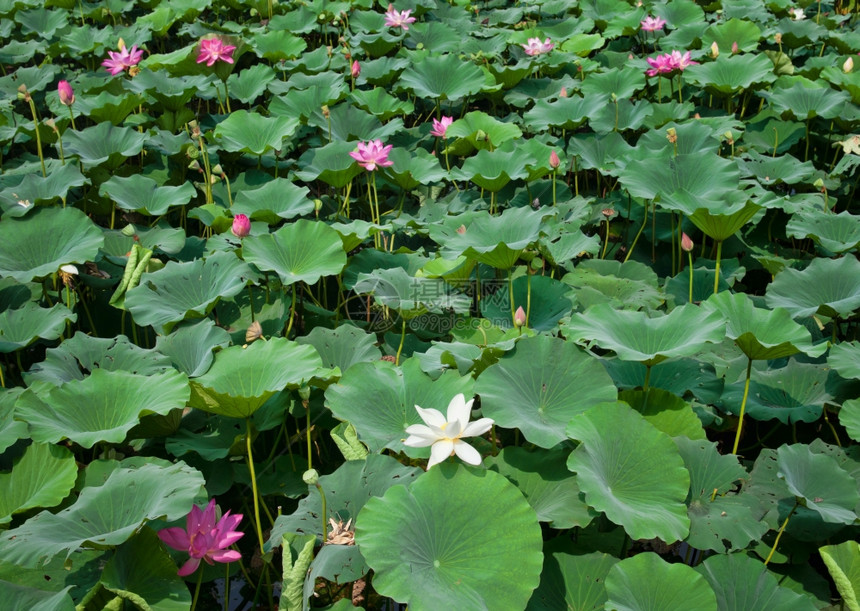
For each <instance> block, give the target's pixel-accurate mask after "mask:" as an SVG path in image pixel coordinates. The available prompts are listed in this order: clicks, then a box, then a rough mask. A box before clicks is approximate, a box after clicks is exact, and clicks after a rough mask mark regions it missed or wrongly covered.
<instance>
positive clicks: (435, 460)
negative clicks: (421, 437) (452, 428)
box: [427, 439, 454, 470]
mask: <svg viewBox="0 0 860 611" xmlns="http://www.w3.org/2000/svg"><path fill="white" fill-rule="evenodd" d="M453 451H454V442H453V441H451V440H450V439H440V440H439V441H437V442H436V443H434V444H433V447H432V448H431V450H430V460H429V461H427V469H428V470H429V469H430V467H432V466H433V465H438V464H439V463H440V462H442V461H443V460H445V459H446V458H448V457H449V456H451V453H452V452H453Z"/></svg>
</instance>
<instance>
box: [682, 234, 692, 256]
mask: <svg viewBox="0 0 860 611" xmlns="http://www.w3.org/2000/svg"><path fill="white" fill-rule="evenodd" d="M681 249H682V250H683V251H684V252H691V251H692V250H693V240H691V239H690V236H688V235H687V234H686V233H682V234H681Z"/></svg>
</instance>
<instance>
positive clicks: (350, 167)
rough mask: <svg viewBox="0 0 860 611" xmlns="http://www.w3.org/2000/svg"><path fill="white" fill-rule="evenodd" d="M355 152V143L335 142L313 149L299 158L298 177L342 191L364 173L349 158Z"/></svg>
mask: <svg viewBox="0 0 860 611" xmlns="http://www.w3.org/2000/svg"><path fill="white" fill-rule="evenodd" d="M354 150H355V142H344V141H341V140H335V141H333V142H329V143H328V144H326V145H324V146H321V147H315V148H311V149H309V150H307V151H305V153H304V154H303V155H302V156H301V157H300V158H299V169H297V170H296V176H297V177H298V178H300V179H301V180H304V181H305V182H313V181H314V180H317V179H319V180H321V181H323V182H324V183H326V184H327V185H330V186H332V187H334V188H335V189H342V188H343V187H345V186H346V185H348V184H349V183H350V181H352V179H353V178H355V177H356V176H358V175H359V174H361V173H362V172H364V169H363V168H362V167H361V166H360V165H358V164H357V163H355V160H354V159H353V158H352V157H350V156H349V153H350V152H351V151H354Z"/></svg>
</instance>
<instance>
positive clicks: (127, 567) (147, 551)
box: [101, 526, 191, 611]
mask: <svg viewBox="0 0 860 611" xmlns="http://www.w3.org/2000/svg"><path fill="white" fill-rule="evenodd" d="M101 584H102V585H103V586H104V587H105V588H106V589H107V590H109V591H110V592H112V593H114V594H116V595H117V596H119V597H120V598H122V599H125V600H129V601H132V602H133V603H135V604H140V603H141V602H143V603H144V604H146V605H147V606H148V607H149V608H151V609H155V608H157V609H163V610H164V611H185V609H188V606H189V605H190V604H191V592H189V591H188V586H187V585H186V584H185V581H184V580H183V579H182V578H180V577H177V576H176V565H175V564H174V563H173V560H172V559H171V558H170V556H169V555H168V554H167V552H166V551H165V549H164V545H163V544H162V542H161V540H160V539H159V538H158V535H156V534H155V531H154V530H152V529H151V528H149V527H146V526H144V527H143V529H142V530H141V531H140V532H138V533H137V534H135V535H134V536H133V537H132V538H131V539H129V540H128V541H126V542H125V543H123V544H122V545H120V546H119V547H118V548H117V550H116V553H115V554H114V555H113V557H111V559H110V560H108V562H107V564H106V565H105V568H104V573H102V578H101Z"/></svg>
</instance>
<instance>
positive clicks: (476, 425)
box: [460, 418, 495, 437]
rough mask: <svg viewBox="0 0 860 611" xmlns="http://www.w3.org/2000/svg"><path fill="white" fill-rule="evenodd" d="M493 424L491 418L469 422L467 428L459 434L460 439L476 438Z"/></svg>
mask: <svg viewBox="0 0 860 611" xmlns="http://www.w3.org/2000/svg"><path fill="white" fill-rule="evenodd" d="M494 423H495V422H494V420H493V419H492V418H481V419H480V420H475V421H474V422H470V423H469V426H467V427H466V428H465V429H463V432H462V433H460V437H477V436H479V435H483V434H484V433H486V432H487V431H489V430H490V428H491V427H492V426H493V424H494Z"/></svg>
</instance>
